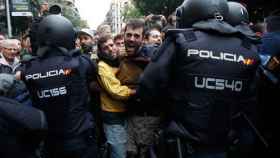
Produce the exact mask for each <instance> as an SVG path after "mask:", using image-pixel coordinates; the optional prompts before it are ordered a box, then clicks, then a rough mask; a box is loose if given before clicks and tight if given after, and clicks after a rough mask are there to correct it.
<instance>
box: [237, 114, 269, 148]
mask: <svg viewBox="0 0 280 158" xmlns="http://www.w3.org/2000/svg"><path fill="white" fill-rule="evenodd" d="M240 115H241V116H243V118H244V119H245V120H246V122H247V123H248V124H249V126H250V127H251V129H252V130H253V131H254V133H255V134H256V135H257V137H258V138H259V139H260V140H261V142H262V143H263V144H264V146H265V147H266V148H268V146H269V144H268V142H267V141H266V140H265V138H264V136H262V135H261V133H260V132H259V130H258V129H257V128H256V127H255V125H254V124H253V122H252V121H251V120H250V119H249V118H248V116H247V115H246V114H245V113H244V112H240Z"/></svg>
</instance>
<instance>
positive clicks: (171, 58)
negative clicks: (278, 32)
mask: <svg viewBox="0 0 280 158" xmlns="http://www.w3.org/2000/svg"><path fill="white" fill-rule="evenodd" d="M228 12H229V8H228V4H227V1H226V0H186V1H184V2H183V4H182V5H181V6H180V7H178V8H177V13H176V16H177V23H176V27H177V29H175V30H171V31H169V32H168V33H167V39H166V40H165V42H164V43H163V45H162V46H161V48H159V51H158V52H157V54H156V55H155V56H154V58H153V59H152V62H151V63H150V64H149V65H148V66H147V68H146V69H145V71H144V73H143V75H142V78H141V79H140V86H139V88H138V90H137V94H138V97H139V99H141V100H146V101H148V100H150V99H151V98H153V99H154V98H158V97H160V96H169V98H170V103H171V105H170V110H169V111H170V120H171V121H170V123H169V126H168V128H167V129H166V130H165V133H167V134H166V135H167V136H168V137H174V140H175V141H168V143H169V142H176V146H177V149H176V150H177V151H178V152H176V153H175V154H177V157H191V158H206V157H207V158H210V157H211V158H224V157H226V150H227V149H226V148H227V146H228V143H229V142H228V134H229V131H230V129H231V121H232V116H233V114H234V113H237V112H239V111H241V110H242V109H243V107H245V106H249V105H250V104H253V103H254V102H253V101H251V100H250V99H248V98H252V96H254V95H255V94H254V92H253V90H252V89H251V87H252V84H253V82H252V81H253V80H254V78H255V73H256V69H257V66H258V63H259V58H258V55H257V52H256V51H257V50H256V48H255V46H254V45H252V44H251V43H250V41H249V40H247V37H246V36H245V35H243V34H242V33H240V31H238V30H237V29H236V28H234V27H232V26H231V25H229V24H228V23H226V22H225V21H224V19H227V16H228ZM173 146H175V145H173ZM168 150H169V149H168V148H167V150H166V151H168ZM162 151H163V150H162ZM165 155H168V153H167V154H165ZM168 156H169V157H170V155H168ZM168 156H167V157H168ZM172 156H173V157H174V155H172Z"/></svg>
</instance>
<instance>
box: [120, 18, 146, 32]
mask: <svg viewBox="0 0 280 158" xmlns="http://www.w3.org/2000/svg"><path fill="white" fill-rule="evenodd" d="M144 26H145V21H144V20H143V19H130V20H128V22H127V23H126V26H125V29H124V32H126V29H127V27H131V28H132V29H138V28H143V33H144Z"/></svg>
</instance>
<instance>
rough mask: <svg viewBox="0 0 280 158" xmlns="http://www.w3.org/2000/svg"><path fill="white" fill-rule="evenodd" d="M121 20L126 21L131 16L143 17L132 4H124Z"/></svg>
mask: <svg viewBox="0 0 280 158" xmlns="http://www.w3.org/2000/svg"><path fill="white" fill-rule="evenodd" d="M121 14H122V16H123V20H124V21H127V20H128V19H131V18H140V17H143V15H144V14H143V13H142V12H141V11H140V9H138V8H136V7H135V6H133V5H126V6H125V7H124V9H123V11H122V13H121Z"/></svg>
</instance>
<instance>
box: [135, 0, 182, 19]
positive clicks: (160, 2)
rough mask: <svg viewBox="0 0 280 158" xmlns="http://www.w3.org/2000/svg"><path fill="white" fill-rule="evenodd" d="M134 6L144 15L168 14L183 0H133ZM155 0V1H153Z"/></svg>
mask: <svg viewBox="0 0 280 158" xmlns="http://www.w3.org/2000/svg"><path fill="white" fill-rule="evenodd" d="M133 1H134V3H135V6H136V8H137V9H139V11H140V12H141V13H143V14H144V15H149V14H162V15H165V16H168V15H170V14H171V13H172V12H174V11H175V10H176V8H177V7H178V6H179V5H180V4H181V3H182V2H183V1H184V0H154V1H153V2H152V4H151V0H133ZM155 1H156V2H155Z"/></svg>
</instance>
